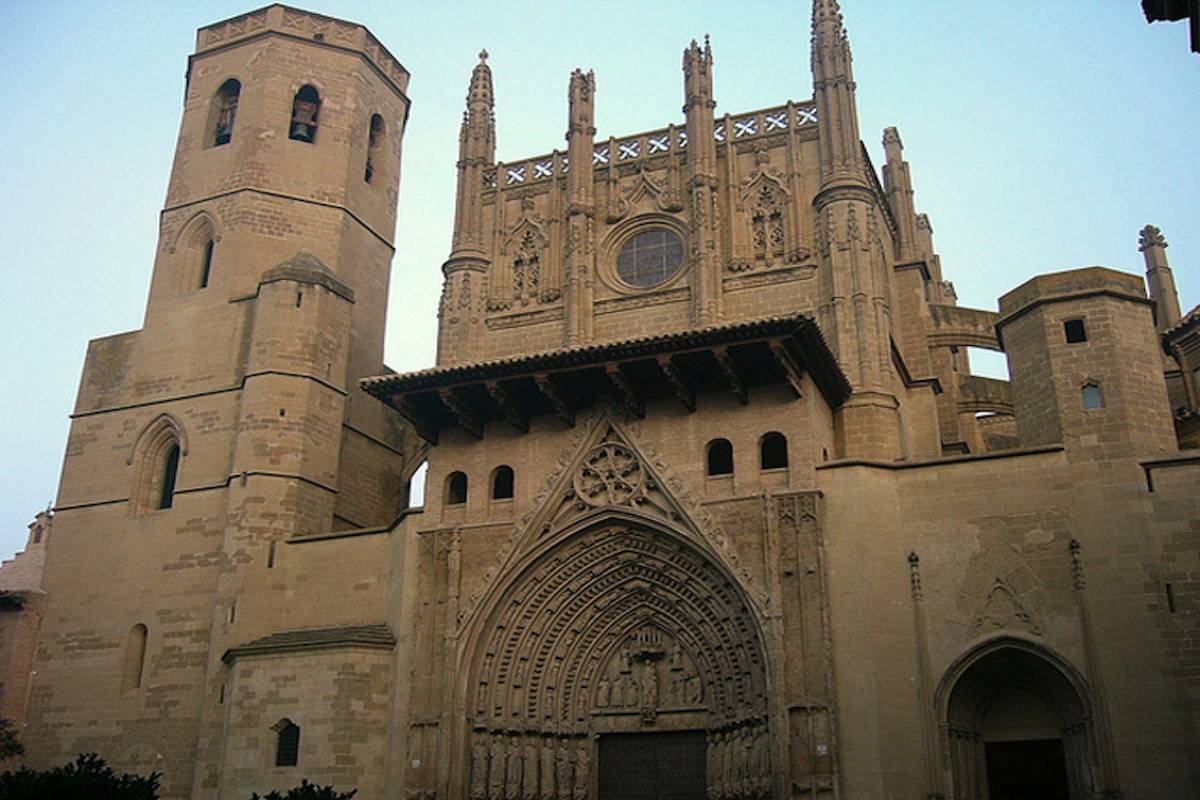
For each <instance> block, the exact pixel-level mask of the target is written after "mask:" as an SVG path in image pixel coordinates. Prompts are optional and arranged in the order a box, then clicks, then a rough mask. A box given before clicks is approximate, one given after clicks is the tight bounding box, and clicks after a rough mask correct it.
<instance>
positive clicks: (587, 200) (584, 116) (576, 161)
mask: <svg viewBox="0 0 1200 800" xmlns="http://www.w3.org/2000/svg"><path fill="white" fill-rule="evenodd" d="M567 93H568V99H567V158H568V159H569V161H568V164H569V167H570V168H569V169H568V171H567V198H568V202H570V204H571V205H572V206H573V207H580V208H587V209H590V208H591V204H592V172H591V170H590V169H589V167H590V166H591V163H592V143H593V137H595V135H596V124H595V123H596V117H595V114H596V76H595V74H594V73H593V72H592V71H591V70H588V71H587V72H586V73H585V72H584V71H583V70H581V69H577V70H575V71H574V72H572V73H571V81H570V83H569V84H568V86H567ZM576 165H578V166H579V168H578V169H574V168H573V167H575V166H576Z"/></svg>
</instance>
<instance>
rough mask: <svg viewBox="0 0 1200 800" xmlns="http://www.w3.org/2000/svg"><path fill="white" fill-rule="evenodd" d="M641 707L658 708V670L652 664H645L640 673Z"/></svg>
mask: <svg viewBox="0 0 1200 800" xmlns="http://www.w3.org/2000/svg"><path fill="white" fill-rule="evenodd" d="M642 705H643V706H644V707H646V708H657V707H658V669H657V668H655V666H654V664H647V665H646V671H645V672H644V673H642Z"/></svg>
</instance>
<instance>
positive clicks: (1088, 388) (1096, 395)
mask: <svg viewBox="0 0 1200 800" xmlns="http://www.w3.org/2000/svg"><path fill="white" fill-rule="evenodd" d="M1083 407H1084V408H1085V409H1088V410H1092V409H1096V408H1104V394H1103V393H1102V392H1101V391H1100V386H1099V384H1095V383H1088V384H1084V387H1083Z"/></svg>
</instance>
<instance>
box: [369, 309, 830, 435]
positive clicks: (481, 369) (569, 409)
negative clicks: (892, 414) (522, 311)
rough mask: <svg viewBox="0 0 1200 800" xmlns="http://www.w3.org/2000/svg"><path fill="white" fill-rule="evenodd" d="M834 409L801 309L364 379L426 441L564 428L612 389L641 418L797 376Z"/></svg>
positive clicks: (821, 354) (812, 330)
mask: <svg viewBox="0 0 1200 800" xmlns="http://www.w3.org/2000/svg"><path fill="white" fill-rule="evenodd" d="M806 373H807V374H808V375H809V376H810V377H811V378H812V381H813V384H814V385H815V386H816V387H817V389H818V390H819V391H820V392H821V394H822V396H824V398H825V400H826V402H828V403H829V405H830V406H831V407H833V408H836V407H837V406H839V405H841V403H842V402H843V401H844V400H845V399H846V398H847V397H848V396H849V394H850V384H849V383H848V382H847V381H846V378H845V376H844V375H843V374H842V372H841V370H840V369H839V368H838V365H837V361H836V360H835V359H834V356H833V353H831V352H830V351H829V347H828V346H827V345H826V344H825V340H824V338H823V337H822V336H821V331H820V329H819V328H818V327H817V325H816V323H814V322H813V321H812V320H811V319H809V318H808V317H807V316H805V315H803V314H795V315H792V316H787V317H770V318H766V319H760V320H755V321H753V322H745V323H738V324H732V325H722V326H716V327H711V328H701V329H699V330H692V331H685V332H681V333H670V334H665V335H660V336H647V337H640V338H636V339H625V340H622V341H617V342H606V343H603V344H594V345H587V346H584V347H573V348H567V349H563V350H554V351H550V352H547V353H539V354H536V355H529V356H521V357H517V358H504V359H496V360H493V361H483V362H476V363H472V364H460V365H456V366H451V367H440V368H433V369H427V370H422V371H420V372H409V373H406V374H402V375H381V376H379V377H375V378H364V379H363V380H362V381H361V382H360V385H361V386H362V388H363V390H364V391H366V392H367V393H368V394H371V395H373V396H374V397H377V398H379V399H380V400H382V401H383V402H384V403H387V404H388V405H389V406H391V407H392V408H394V409H395V410H396V411H398V412H399V413H400V414H401V415H402V416H403V417H404V418H405V419H407V420H408V421H409V422H411V423H412V424H413V426H414V427H415V428H416V430H417V433H419V434H420V435H421V437H422V438H424V439H425V440H427V441H429V442H431V443H436V442H437V437H438V432H439V431H441V430H442V429H443V428H447V427H452V426H458V427H460V428H462V429H463V430H465V431H467V432H468V433H470V434H472V435H473V436H475V437H477V438H482V437H483V431H484V427H485V425H486V424H487V423H488V422H490V421H492V420H503V419H507V420H508V421H509V422H510V423H511V424H512V425H513V427H515V428H517V429H518V430H520V431H522V432H527V431H528V430H529V420H530V419H531V418H533V417H536V416H538V415H542V414H555V415H557V416H558V417H559V418H560V419H562V420H563V422H565V423H566V424H568V425H574V424H575V412H576V411H577V410H578V409H580V408H583V407H586V406H589V405H591V404H592V402H594V401H595V399H596V398H597V397H599V396H601V395H610V396H612V397H614V398H615V399H616V400H617V401H618V402H619V403H621V404H622V405H623V406H624V407H625V408H626V409H627V410H628V411H629V412H630V413H632V414H634V415H637V416H642V415H643V413H644V408H645V403H646V401H648V400H655V399H659V398H664V397H675V398H677V399H678V401H679V402H680V403H682V404H683V406H684V407H685V408H686V409H687V410H688V411H694V410H695V407H696V395H697V394H698V393H703V392H713V391H727V392H732V393H733V394H734V396H735V397H737V398H738V400H740V401H741V402H742V403H748V402H749V400H750V393H749V389H750V388H751V387H755V386H763V385H767V384H778V383H786V384H789V385H790V386H791V388H792V390H793V392H794V393H795V395H796V396H797V397H799V396H800V394H801V391H802V385H803V377H804V375H805V374H806Z"/></svg>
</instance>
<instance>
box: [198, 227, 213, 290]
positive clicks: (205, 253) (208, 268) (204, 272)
mask: <svg viewBox="0 0 1200 800" xmlns="http://www.w3.org/2000/svg"><path fill="white" fill-rule="evenodd" d="M213 247H214V242H213V240H212V239H209V240H208V241H207V242H205V243H204V247H203V248H202V249H201V251H200V288H201V289H207V288H208V281H209V279H210V278H212V262H213Z"/></svg>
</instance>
